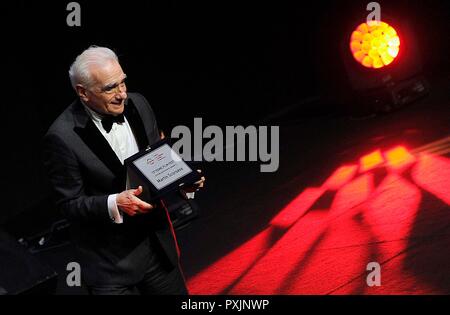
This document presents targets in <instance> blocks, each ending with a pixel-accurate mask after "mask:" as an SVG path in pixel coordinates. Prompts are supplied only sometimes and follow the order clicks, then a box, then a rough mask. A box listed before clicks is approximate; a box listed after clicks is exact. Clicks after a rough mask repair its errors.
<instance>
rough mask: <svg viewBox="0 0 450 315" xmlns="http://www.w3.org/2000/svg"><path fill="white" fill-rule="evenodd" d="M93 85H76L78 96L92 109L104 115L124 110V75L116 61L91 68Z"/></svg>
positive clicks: (125, 96)
mask: <svg viewBox="0 0 450 315" xmlns="http://www.w3.org/2000/svg"><path fill="white" fill-rule="evenodd" d="M90 71H91V75H92V79H93V82H94V83H93V86H91V87H89V88H86V87H84V86H82V85H77V92H78V95H79V96H80V98H81V99H82V100H83V101H84V102H85V103H86V105H88V106H89V107H90V108H92V109H93V110H94V111H96V112H98V113H100V114H104V115H113V116H116V115H119V114H121V113H122V112H123V110H124V105H125V104H124V102H125V99H126V98H127V88H126V85H125V78H126V75H125V73H123V71H122V67H120V64H119V63H118V62H117V61H110V62H108V63H107V64H106V65H104V66H102V67H100V66H93V67H92V68H91V69H90Z"/></svg>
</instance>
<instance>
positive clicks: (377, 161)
mask: <svg viewBox="0 0 450 315" xmlns="http://www.w3.org/2000/svg"><path fill="white" fill-rule="evenodd" d="M383 162H384V160H383V156H382V155H381V152H380V150H376V151H374V152H372V153H370V154H367V155H365V156H363V157H362V158H361V159H360V164H361V168H360V171H361V172H366V171H369V170H371V169H374V168H375V167H377V166H379V165H381V164H382V163H383Z"/></svg>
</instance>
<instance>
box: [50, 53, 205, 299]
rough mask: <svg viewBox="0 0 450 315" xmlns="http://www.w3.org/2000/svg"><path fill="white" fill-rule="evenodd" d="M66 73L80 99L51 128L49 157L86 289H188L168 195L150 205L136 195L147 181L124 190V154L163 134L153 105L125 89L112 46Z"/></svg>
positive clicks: (113, 291) (82, 56)
mask: <svg viewBox="0 0 450 315" xmlns="http://www.w3.org/2000/svg"><path fill="white" fill-rule="evenodd" d="M69 76H70V80H71V83H72V86H73V88H74V89H75V91H76V93H77V95H78V99H77V100H76V101H75V102H74V103H72V104H71V105H70V106H69V107H68V108H67V109H66V110H65V111H64V112H63V113H62V114H61V115H60V116H59V117H58V118H57V119H56V121H55V122H54V123H53V124H52V126H51V127H50V128H49V130H48V132H47V134H46V136H45V138H44V144H45V145H44V157H45V165H46V168H47V170H48V174H49V179H50V182H51V184H52V186H53V189H54V192H55V196H56V205H57V206H58V208H59V209H61V211H62V212H63V214H64V215H65V216H66V217H67V218H68V219H69V220H70V222H71V227H72V232H73V233H72V234H73V235H74V238H75V243H76V245H77V247H78V249H79V252H80V257H79V259H80V260H79V262H80V264H81V272H82V277H83V279H84V282H85V283H86V285H87V287H88V289H89V292H90V293H91V294H135V293H141V294H187V288H186V285H185V281H184V278H183V274H182V271H181V268H180V265H179V250H178V247H177V243H176V238H175V234H174V231H173V228H172V225H171V222H170V219H169V216H168V213H167V209H166V208H165V206H164V203H163V201H160V202H157V203H155V204H149V203H147V202H145V201H143V200H141V199H139V194H140V193H141V192H142V187H135V188H134V189H129V190H126V188H125V187H126V179H125V176H126V174H125V168H124V166H123V162H124V160H125V159H126V158H127V157H129V156H131V155H133V154H135V153H137V152H138V151H139V150H141V149H144V148H145V147H146V146H147V145H149V144H153V143H155V142H156V141H158V140H159V139H160V131H159V130H158V126H157V123H156V120H155V115H154V113H153V110H152V108H151V107H150V105H149V103H148V102H147V101H146V99H145V98H144V97H143V96H142V95H140V94H136V93H127V88H126V84H125V80H126V74H125V73H124V72H123V70H122V68H121V66H120V64H119V61H118V58H117V56H116V54H115V53H114V52H113V51H112V50H110V49H108V48H105V47H96V46H91V47H90V48H88V49H87V50H85V51H84V52H83V53H82V54H80V55H79V56H78V57H77V58H76V60H75V61H74V63H73V64H72V66H71V67H70V71H69ZM203 181H204V178H202V180H201V181H200V182H198V183H196V184H197V187H201V186H203Z"/></svg>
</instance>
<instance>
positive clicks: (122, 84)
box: [100, 77, 127, 95]
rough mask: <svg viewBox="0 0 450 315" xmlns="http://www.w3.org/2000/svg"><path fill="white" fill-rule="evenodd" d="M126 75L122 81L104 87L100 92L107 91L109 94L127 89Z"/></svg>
mask: <svg viewBox="0 0 450 315" xmlns="http://www.w3.org/2000/svg"><path fill="white" fill-rule="evenodd" d="M125 80H126V77H125V78H124V79H123V80H122V81H121V82H120V83H113V84H109V85H107V86H105V87H103V88H101V90H100V93H105V94H108V95H111V94H117V93H121V92H122V91H126V89H127V85H126V83H125Z"/></svg>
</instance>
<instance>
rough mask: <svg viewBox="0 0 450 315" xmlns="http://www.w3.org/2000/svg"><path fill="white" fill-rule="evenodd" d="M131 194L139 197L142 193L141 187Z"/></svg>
mask: <svg viewBox="0 0 450 315" xmlns="http://www.w3.org/2000/svg"><path fill="white" fill-rule="evenodd" d="M133 193H134V195H135V196H139V195H140V194H141V193H142V186H139V187H138V188H137V189H135V190H134V192H133Z"/></svg>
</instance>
